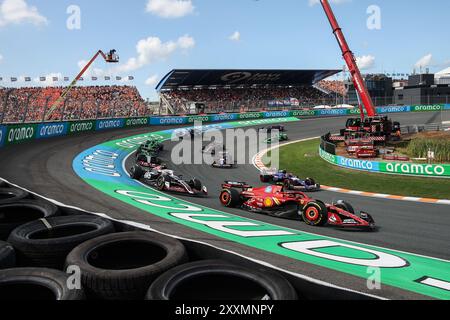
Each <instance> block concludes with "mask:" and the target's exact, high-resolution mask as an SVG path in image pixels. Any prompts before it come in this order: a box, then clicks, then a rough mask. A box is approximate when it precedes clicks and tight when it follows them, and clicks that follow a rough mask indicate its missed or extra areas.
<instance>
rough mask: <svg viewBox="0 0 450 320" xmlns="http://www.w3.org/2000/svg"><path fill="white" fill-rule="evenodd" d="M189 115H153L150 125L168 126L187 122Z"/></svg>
mask: <svg viewBox="0 0 450 320" xmlns="http://www.w3.org/2000/svg"><path fill="white" fill-rule="evenodd" d="M186 123H187V117H153V118H150V125H152V126H167V125H178V124H186Z"/></svg>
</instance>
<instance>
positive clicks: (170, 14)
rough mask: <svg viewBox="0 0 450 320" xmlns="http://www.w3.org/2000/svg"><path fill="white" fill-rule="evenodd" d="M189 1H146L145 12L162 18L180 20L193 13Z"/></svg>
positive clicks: (192, 6) (192, 7)
mask: <svg viewBox="0 0 450 320" xmlns="http://www.w3.org/2000/svg"><path fill="white" fill-rule="evenodd" d="M194 9H195V7H194V5H193V4H192V1H191V0H148V2H147V12H151V13H153V14H155V15H157V16H160V17H162V18H181V17H184V16H187V15H189V14H192V13H193V12H194Z"/></svg>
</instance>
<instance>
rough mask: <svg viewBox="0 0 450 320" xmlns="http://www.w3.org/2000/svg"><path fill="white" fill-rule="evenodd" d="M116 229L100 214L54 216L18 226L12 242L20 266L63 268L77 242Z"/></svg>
mask: <svg viewBox="0 0 450 320" xmlns="http://www.w3.org/2000/svg"><path fill="white" fill-rule="evenodd" d="M112 232H114V225H113V223H112V222H111V221H110V220H107V219H103V218H99V217H96V216H88V215H79V216H67V217H53V218H49V219H41V220H37V221H33V222H30V223H27V224H25V225H22V226H20V227H18V228H16V229H14V230H13V231H12V232H11V234H10V236H9V238H8V242H9V243H11V244H12V245H13V246H14V248H15V249H16V252H17V261H18V265H19V266H27V267H42V268H52V269H59V270H62V268H63V267H64V261H65V259H66V257H67V255H68V254H69V253H70V251H72V250H73V249H74V248H75V247H76V246H78V245H79V244H81V243H83V242H85V241H87V240H90V239H93V238H96V237H99V236H102V235H105V234H108V233H112Z"/></svg>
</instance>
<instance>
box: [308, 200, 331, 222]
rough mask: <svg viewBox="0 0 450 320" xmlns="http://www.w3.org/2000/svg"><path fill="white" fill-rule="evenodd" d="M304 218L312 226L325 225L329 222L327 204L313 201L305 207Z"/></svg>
mask: <svg viewBox="0 0 450 320" xmlns="http://www.w3.org/2000/svg"><path fill="white" fill-rule="evenodd" d="M302 219H303V221H304V222H305V223H306V224H307V225H310V226H314V227H320V226H324V225H325V224H326V223H327V222H328V210H327V206H326V205H325V204H324V203H323V202H321V201H317V200H316V201H311V202H310V203H308V204H307V205H306V206H305V208H304V209H303V212H302Z"/></svg>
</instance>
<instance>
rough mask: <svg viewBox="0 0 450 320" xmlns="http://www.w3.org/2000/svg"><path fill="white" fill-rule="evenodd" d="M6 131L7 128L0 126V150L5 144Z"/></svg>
mask: <svg viewBox="0 0 450 320" xmlns="http://www.w3.org/2000/svg"><path fill="white" fill-rule="evenodd" d="M6 131H7V128H6V127H5V126H0V148H1V147H3V144H4V143H5V137H6Z"/></svg>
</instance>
